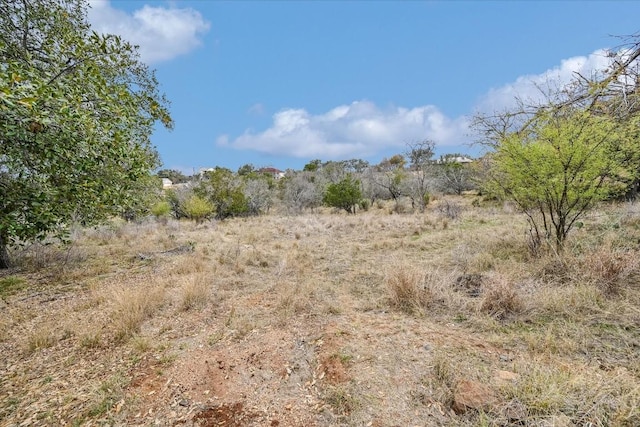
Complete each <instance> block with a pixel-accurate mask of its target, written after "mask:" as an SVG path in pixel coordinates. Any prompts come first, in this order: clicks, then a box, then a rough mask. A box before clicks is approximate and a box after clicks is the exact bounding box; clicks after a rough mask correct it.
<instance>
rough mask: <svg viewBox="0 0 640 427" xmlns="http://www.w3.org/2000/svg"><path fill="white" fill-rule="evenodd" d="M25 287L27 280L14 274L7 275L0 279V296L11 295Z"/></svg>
mask: <svg viewBox="0 0 640 427" xmlns="http://www.w3.org/2000/svg"><path fill="white" fill-rule="evenodd" d="M26 287H27V282H26V281H25V280H24V279H22V278H20V277H15V276H7V277H3V278H2V279H0V297H7V296H10V295H13V294H15V293H17V292H19V291H21V290H22V289H24V288H26Z"/></svg>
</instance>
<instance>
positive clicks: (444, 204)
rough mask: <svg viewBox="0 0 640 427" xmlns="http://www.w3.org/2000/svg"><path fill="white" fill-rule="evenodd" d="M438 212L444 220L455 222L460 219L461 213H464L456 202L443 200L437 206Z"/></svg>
mask: <svg viewBox="0 0 640 427" xmlns="http://www.w3.org/2000/svg"><path fill="white" fill-rule="evenodd" d="M436 211H437V212H438V215H439V216H440V217H442V218H443V219H449V220H455V219H458V218H459V217H460V213H462V206H460V205H459V204H458V203H456V202H452V201H450V200H447V199H443V200H441V201H440V202H439V203H438V205H437V206H436Z"/></svg>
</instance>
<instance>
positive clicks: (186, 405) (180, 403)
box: [178, 399, 189, 408]
mask: <svg viewBox="0 0 640 427" xmlns="http://www.w3.org/2000/svg"><path fill="white" fill-rule="evenodd" d="M178 405H180V406H184V407H185V408H187V407H189V401H188V400H187V399H180V401H179V402H178Z"/></svg>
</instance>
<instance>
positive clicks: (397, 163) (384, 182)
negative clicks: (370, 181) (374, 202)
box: [373, 154, 406, 206]
mask: <svg viewBox="0 0 640 427" xmlns="http://www.w3.org/2000/svg"><path fill="white" fill-rule="evenodd" d="M405 163H406V160H405V158H404V157H403V156H402V155H401V154H396V155H394V156H392V157H391V158H389V159H387V158H384V159H382V161H381V162H380V163H379V164H378V165H377V166H376V168H375V169H376V172H377V173H376V174H374V175H373V178H374V180H375V183H376V185H378V186H379V187H381V188H383V189H384V190H385V191H386V192H388V194H389V196H391V198H392V199H393V201H394V202H395V203H396V206H397V205H398V199H399V198H400V196H402V188H401V186H402V181H403V179H404V178H405V170H404V165H405Z"/></svg>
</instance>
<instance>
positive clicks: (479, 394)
mask: <svg viewBox="0 0 640 427" xmlns="http://www.w3.org/2000/svg"><path fill="white" fill-rule="evenodd" d="M496 402H497V398H496V395H495V394H494V392H493V390H491V388H490V387H489V386H487V385H484V384H482V383H480V382H477V381H471V380H462V381H460V382H459V383H458V384H457V385H456V388H455V391H454V393H453V405H452V406H451V408H452V409H453V410H454V411H455V412H456V413H458V414H462V413H464V412H466V411H467V410H469V409H475V410H486V409H488V408H489V407H491V406H492V405H493V404H495V403H496Z"/></svg>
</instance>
